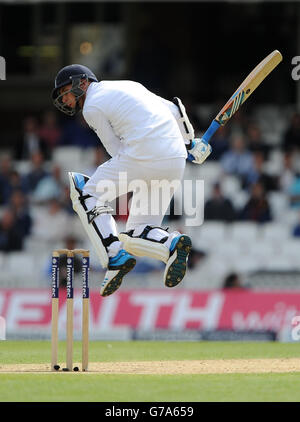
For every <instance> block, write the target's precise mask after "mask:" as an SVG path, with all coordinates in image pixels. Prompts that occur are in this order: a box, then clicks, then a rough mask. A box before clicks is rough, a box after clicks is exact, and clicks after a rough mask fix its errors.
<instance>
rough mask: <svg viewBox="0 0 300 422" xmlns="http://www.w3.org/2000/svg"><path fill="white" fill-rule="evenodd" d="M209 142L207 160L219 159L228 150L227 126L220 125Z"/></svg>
mask: <svg viewBox="0 0 300 422" xmlns="http://www.w3.org/2000/svg"><path fill="white" fill-rule="evenodd" d="M210 144H211V147H212V153H211V154H210V156H209V157H208V160H220V159H221V157H222V156H223V154H224V153H225V152H227V151H228V150H229V136H228V127H227V126H220V128H219V129H218V130H217V132H216V133H215V135H214V136H213V138H212V140H211V142H210Z"/></svg>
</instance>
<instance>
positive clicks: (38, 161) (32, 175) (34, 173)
mask: <svg viewBox="0 0 300 422" xmlns="http://www.w3.org/2000/svg"><path fill="white" fill-rule="evenodd" d="M30 158H31V170H30V171H29V173H28V174H27V175H26V184H27V186H28V190H29V193H33V192H34V190H35V189H36V187H37V185H38V183H39V182H40V181H41V180H42V179H43V178H44V177H47V176H48V175H49V173H48V172H47V171H46V170H45V168H44V166H45V161H44V156H43V154H41V153H40V152H35V153H33V154H32V155H31V157H30Z"/></svg>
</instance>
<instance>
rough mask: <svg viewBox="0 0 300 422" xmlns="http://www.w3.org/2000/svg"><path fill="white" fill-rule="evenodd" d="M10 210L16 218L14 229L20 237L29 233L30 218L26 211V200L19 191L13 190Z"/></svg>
mask: <svg viewBox="0 0 300 422" xmlns="http://www.w3.org/2000/svg"><path fill="white" fill-rule="evenodd" d="M10 209H11V212H12V214H14V215H15V218H16V223H15V224H16V228H17V230H18V232H20V233H21V234H22V237H25V236H28V235H29V234H30V232H31V227H32V218H31V215H30V212H29V209H28V204H27V198H26V196H25V195H24V193H23V192H22V191H21V190H15V191H14V192H13V193H12V195H11V198H10Z"/></svg>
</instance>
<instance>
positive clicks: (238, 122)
mask: <svg viewBox="0 0 300 422" xmlns="http://www.w3.org/2000/svg"><path fill="white" fill-rule="evenodd" d="M193 123H194V124H195V125H197V122H195V121H194V122H193ZM200 126H201V124H200ZM211 145H212V151H213V152H212V154H211V156H210V157H209V159H208V161H207V162H216V163H219V165H220V166H221V168H222V174H223V175H234V176H236V177H237V178H238V179H239V181H240V185H241V189H242V190H243V191H244V192H245V193H246V194H247V200H246V202H245V204H244V205H243V206H242V207H240V208H237V207H236V206H235V205H234V204H233V202H232V200H231V198H228V197H226V195H225V194H224V192H223V191H222V184H221V179H220V181H217V182H216V183H215V184H214V186H213V190H212V193H211V195H210V196H209V197H208V198H206V200H205V208H204V219H205V221H206V220H215V221H225V222H228V223H230V222H234V221H254V222H257V223H258V224H263V223H265V222H269V221H272V219H273V211H272V207H271V205H270V203H269V199H268V194H269V193H270V192H283V193H285V194H286V195H287V196H288V198H289V203H290V206H291V207H292V208H295V209H297V208H299V209H300V174H299V164H298V162H299V152H300V114H296V113H295V114H294V115H293V116H292V118H291V119H290V121H288V122H287V125H286V130H285V131H284V133H283V134H282V138H281V142H280V144H279V145H276V149H277V150H279V151H280V153H281V154H282V160H283V168H282V171H280V172H279V173H278V174H272V173H271V174H270V172H268V171H266V170H265V168H266V163H267V162H268V160H269V158H270V155H271V154H272V151H273V149H274V147H273V146H270V144H267V143H266V142H265V140H264V138H263V136H262V132H261V128H260V126H259V125H258V123H257V122H255V121H252V120H248V119H245V118H243V116H242V115H239V116H237V118H236V119H233V122H232V123H231V124H228V126H224V127H221V128H220V129H219V130H218V132H217V133H216V135H215V136H214V138H213V139H212V141H211ZM60 146H73V147H74V146H76V147H79V148H82V149H85V148H93V149H95V161H94V163H93V168H91V169H89V171H90V173H91V172H92V171H93V169H96V167H97V166H98V165H100V164H102V163H103V162H105V161H106V160H107V159H108V158H109V156H108V155H107V154H106V152H105V150H104V149H103V147H102V146H101V143H100V142H99V139H98V137H97V136H96V135H95V134H94V132H93V131H92V130H90V129H89V128H88V126H87V125H86V123H85V122H84V120H83V118H82V116H78V117H77V118H74V119H69V120H65V121H63V122H61V121H59V120H58V117H57V114H56V112H54V111H52V110H51V111H46V112H45V113H43V114H42V115H41V116H38V115H30V116H27V117H26V118H25V119H24V121H23V131H22V136H21V139H20V140H19V142H18V144H17V145H16V146H14V147H13V148H12V149H11V150H10V151H7V150H6V151H2V152H1V151H0V153H1V158H0V207H1V208H0V209H1V214H0V215H1V219H0V251H3V252H10V251H21V250H23V248H24V241H25V239H26V238H27V237H28V236H34V237H35V238H36V239H40V240H41V241H45V240H50V241H51V240H52V239H54V240H57V241H59V240H61V241H62V242H66V239H68V236H69V233H68V231H67V227H68V218H69V216H70V215H73V210H72V207H71V202H70V198H69V186H68V183H67V182H66V178H65V177H63V175H62V169H61V168H60V166H59V165H58V164H57V163H55V162H53V160H52V158H53V152H54V151H55V149H56V148H58V147H60ZM20 162H27V163H28V167H27V170H26V171H23V172H21V171H18V170H17V169H18V165H17V164H18V163H20ZM187 165H188V166H191V165H194V164H191V163H188V164H187ZM204 166H205V164H204ZM35 205H38V206H39V212H38V213H34V212H33V207H34V206H35ZM119 218H122V219H123V220H124V216H120V217H119V216H118V215H117V216H116V219H117V220H118V219H119ZM125 218H126V216H125ZM176 218H177V219H178V218H179V219H180V216H174V215H173V216H172V213H171V215H170V216H169V217H168V219H169V220H172V219H176ZM179 225H180V222H179ZM293 235H294V236H298V237H300V221H299V223H298V224H297V225H296V226H295V227H294V229H293ZM203 256H204V255H203V253H202V252H201V251H193V254H192V256H191V258H190V261H189V265H190V267H191V268H194V267H195V265H196V263H197V261H201V259H203ZM144 265H146V264H144ZM146 267H147V265H146ZM146 267H145V268H144V269H141V271H143V270H144V271H148V270H149V271H150V270H151V268H153V267H151V268H150V269H147V268H146Z"/></svg>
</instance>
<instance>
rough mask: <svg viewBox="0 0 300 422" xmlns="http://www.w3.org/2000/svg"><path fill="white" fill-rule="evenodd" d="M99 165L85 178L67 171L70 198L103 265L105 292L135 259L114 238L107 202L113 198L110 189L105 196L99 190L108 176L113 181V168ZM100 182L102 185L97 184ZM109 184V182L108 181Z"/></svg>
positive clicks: (104, 293)
mask: <svg viewBox="0 0 300 422" xmlns="http://www.w3.org/2000/svg"><path fill="white" fill-rule="evenodd" d="M111 161H112V160H110V163H109V171H108V169H107V166H105V165H104V166H103V167H104V168H102V169H101V168H100V167H102V166H100V167H99V168H98V169H97V171H96V172H95V174H94V175H93V176H92V177H91V178H90V179H89V178H88V177H87V176H84V175H81V174H80V173H69V178H70V187H71V192H70V193H71V199H72V203H73V208H74V210H75V211H76V212H77V214H78V216H79V218H80V220H81V222H82V224H83V227H84V229H85V231H86V233H87V234H88V236H89V239H90V241H91V243H92V244H93V246H94V248H95V251H96V253H97V255H98V257H99V259H100V262H101V265H102V267H103V268H107V272H106V274H105V278H104V281H103V283H102V285H101V290H100V294H101V295H102V296H108V295H110V294H111V293H113V292H114V291H115V290H117V289H118V288H119V287H120V285H121V283H122V279H123V277H124V275H125V274H127V273H128V272H129V271H131V270H132V269H133V267H134V266H135V263H136V260H135V258H134V257H133V256H131V255H130V254H129V253H128V252H127V251H125V250H124V249H122V243H121V242H120V241H119V238H118V231H117V227H116V223H115V220H114V218H113V216H112V215H111V212H112V211H113V209H112V208H111V207H110V206H109V205H107V202H110V201H113V200H114V199H115V192H116V190H115V191H114V190H113V189H111V192H109V196H107V195H106V197H105V198H104V197H103V195H101V193H100V194H99V192H102V191H103V190H105V188H106V187H107V183H106V182H107V180H108V177H109V178H110V179H109V181H110V183H111V184H114V183H117V181H118V180H119V179H118V178H117V172H116V171H115V170H114V166H113V163H111ZM101 185H102V186H101ZM111 186H112V185H111Z"/></svg>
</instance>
